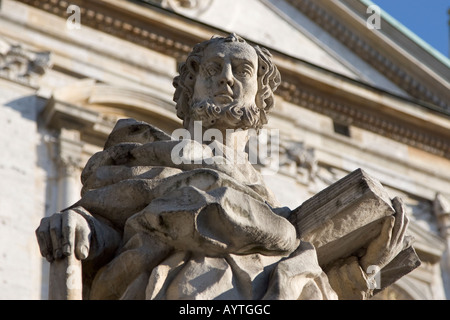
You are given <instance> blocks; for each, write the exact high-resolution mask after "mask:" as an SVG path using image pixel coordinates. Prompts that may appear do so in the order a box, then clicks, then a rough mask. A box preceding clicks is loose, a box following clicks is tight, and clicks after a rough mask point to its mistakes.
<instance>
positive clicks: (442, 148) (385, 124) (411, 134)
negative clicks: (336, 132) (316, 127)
mask: <svg viewBox="0 0 450 320" xmlns="http://www.w3.org/2000/svg"><path fill="white" fill-rule="evenodd" d="M277 93H278V94H279V95H280V96H281V97H283V99H285V100H286V101H289V102H291V103H293V104H296V105H299V106H302V107H304V108H307V109H310V110H312V111H315V112H318V113H320V114H324V115H326V116H328V117H330V118H331V119H333V120H335V121H337V122H340V123H343V124H347V125H353V126H356V127H359V128H362V129H365V130H368V131H371V132H375V133H378V134H380V135H382V136H385V137H389V138H391V139H393V140H396V141H399V142H402V143H404V144H406V145H410V146H412V147H415V148H419V149H422V150H425V151H427V152H430V153H433V154H436V155H438V156H441V157H446V158H450V140H449V139H448V136H446V137H444V136H442V137H441V136H437V135H436V134H434V133H433V132H430V131H427V130H425V129H422V128H418V127H415V126H412V125H411V124H408V123H406V122H402V121H401V120H399V119H398V118H397V119H396V118H392V117H390V116H387V115H385V114H383V113H381V112H375V111H371V110H370V108H364V107H361V106H358V105H351V104H348V103H345V102H340V101H338V100H336V99H330V98H328V97H327V96H326V95H323V94H321V93H319V92H318V91H314V90H312V89H308V88H306V87H305V86H301V85H295V84H293V83H292V82H289V81H282V83H281V85H280V86H279V88H278V90H277Z"/></svg>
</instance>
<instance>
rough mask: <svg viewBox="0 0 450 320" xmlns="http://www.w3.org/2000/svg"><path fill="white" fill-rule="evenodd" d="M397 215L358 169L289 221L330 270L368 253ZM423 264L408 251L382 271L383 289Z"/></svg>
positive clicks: (376, 183) (382, 191)
mask: <svg viewBox="0 0 450 320" xmlns="http://www.w3.org/2000/svg"><path fill="white" fill-rule="evenodd" d="M394 213H395V210H394V208H393V207H392V202H391V199H390V197H389V195H388V193H387V191H386V189H385V188H384V187H383V186H382V185H381V183H380V182H379V181H378V180H376V179H374V178H372V177H371V176H370V175H368V174H367V173H366V172H365V171H363V170H362V169H357V170H355V171H353V172H352V173H350V174H348V175H347V176H345V177H344V178H342V179H340V180H339V181H337V182H335V183H334V184H332V185H330V186H329V187H328V188H326V189H324V190H322V191H321V192H319V193H317V194H316V195H314V196H313V197H311V198H310V199H308V200H306V201H305V202H304V203H303V204H302V205H300V206H299V207H298V208H296V209H295V210H293V212H292V214H291V215H290V217H289V220H290V221H291V223H292V224H293V225H294V226H295V228H296V230H297V234H298V236H299V238H300V239H302V240H304V241H308V242H310V243H312V244H313V245H314V246H315V248H316V250H317V256H318V260H319V264H320V266H321V267H322V268H324V269H326V267H327V266H328V265H330V264H331V263H332V262H333V261H335V260H336V259H339V258H346V257H348V256H350V255H352V254H355V253H356V252H357V251H358V250H360V249H364V248H365V247H366V246H367V245H368V244H369V243H370V241H371V240H373V239H374V238H376V237H377V236H378V235H379V233H380V231H381V227H382V225H383V222H384V220H385V219H386V218H387V217H389V216H391V215H393V214H394ZM399 264H400V265H399ZM419 264H420V261H419V259H418V257H417V255H416V253H415V251H414V249H413V248H412V247H409V248H407V249H405V250H404V251H402V252H401V253H400V254H399V255H398V256H397V257H396V258H395V259H394V260H393V261H392V262H391V263H390V264H389V265H387V266H386V267H385V268H384V269H386V270H384V269H383V270H382V275H383V278H384V281H382V286H383V287H385V286H387V285H389V284H390V283H392V282H393V281H395V280H397V279H398V278H400V274H401V275H404V274H406V273H408V272H410V271H411V270H413V269H414V268H416V267H417V266H418V265H419Z"/></svg>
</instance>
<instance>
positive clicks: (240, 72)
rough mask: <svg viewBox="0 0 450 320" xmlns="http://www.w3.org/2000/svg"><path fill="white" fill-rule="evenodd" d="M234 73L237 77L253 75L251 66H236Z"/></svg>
mask: <svg viewBox="0 0 450 320" xmlns="http://www.w3.org/2000/svg"><path fill="white" fill-rule="evenodd" d="M234 73H235V75H236V76H238V77H250V76H251V75H252V74H253V69H252V67H251V66H249V65H247V64H243V65H240V66H238V67H237V68H236V70H235V72H234Z"/></svg>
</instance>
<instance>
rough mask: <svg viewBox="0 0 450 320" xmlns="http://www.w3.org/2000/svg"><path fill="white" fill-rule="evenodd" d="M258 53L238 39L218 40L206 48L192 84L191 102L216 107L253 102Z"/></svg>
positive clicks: (255, 88) (255, 91)
mask: <svg viewBox="0 0 450 320" xmlns="http://www.w3.org/2000/svg"><path fill="white" fill-rule="evenodd" d="M257 70H258V56H257V54H256V51H255V49H254V48H253V47H251V46H250V45H248V44H247V43H241V42H220V43H216V44H211V45H209V46H207V47H206V49H205V51H204V53H203V58H202V61H201V62H200V67H199V71H198V75H197V78H196V82H195V87H194V95H193V100H194V101H202V100H210V101H213V102H214V103H215V104H216V105H218V106H221V107H223V106H227V105H230V104H234V103H238V104H244V105H250V104H254V103H255V97H256V93H257V91H258V82H257Z"/></svg>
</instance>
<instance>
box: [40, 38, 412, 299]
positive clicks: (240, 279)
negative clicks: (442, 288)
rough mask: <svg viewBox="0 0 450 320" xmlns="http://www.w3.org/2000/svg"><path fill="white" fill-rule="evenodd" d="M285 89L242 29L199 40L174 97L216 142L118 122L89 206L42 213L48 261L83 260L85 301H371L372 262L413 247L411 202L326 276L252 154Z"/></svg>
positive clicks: (98, 160) (96, 168)
mask: <svg viewBox="0 0 450 320" xmlns="http://www.w3.org/2000/svg"><path fill="white" fill-rule="evenodd" d="M279 84H280V74H279V72H278V70H277V68H276V66H275V65H274V63H273V62H272V58H271V54H270V53H269V52H268V51H267V50H266V49H264V48H260V47H258V46H252V45H250V44H248V43H246V42H245V41H244V40H243V39H242V38H240V37H239V36H236V35H235V34H232V35H229V36H228V37H213V38H212V39H211V40H209V41H205V42H202V43H200V44H198V45H196V46H195V47H194V49H193V51H192V52H191V54H190V55H189V56H188V58H187V61H186V63H184V64H183V65H182V66H181V68H180V75H179V76H177V77H176V78H175V79H174V86H175V88H176V91H175V95H174V101H175V102H176V108H177V115H178V116H179V117H180V118H181V119H182V120H183V125H184V128H185V130H186V132H187V133H189V134H191V135H194V134H195V132H194V131H195V130H196V124H198V123H200V122H201V126H202V129H203V130H206V129H214V130H215V131H213V133H214V139H212V138H211V137H210V139H209V140H208V141H209V142H210V143H207V141H195V140H186V139H185V140H178V139H174V138H173V137H171V136H169V135H167V134H166V133H164V132H162V131H160V130H159V129H158V128H155V127H153V126H151V125H149V124H146V123H144V122H139V121H136V120H133V119H124V120H119V121H118V123H117V125H116V126H115V128H114V129H113V131H112V132H111V134H110V136H109V137H108V140H107V141H106V143H105V148H104V150H103V151H101V152H99V153H97V154H95V155H94V156H92V158H91V159H90V160H89V161H88V163H87V164H86V167H85V168H84V170H83V173H82V176H81V179H82V183H83V190H82V197H81V200H80V201H78V202H77V203H75V204H74V205H73V206H71V207H70V208H67V209H65V210H63V211H61V212H59V213H55V214H54V215H52V216H50V217H46V218H44V219H42V221H41V224H40V226H39V227H38V229H37V230H36V235H37V239H38V242H39V246H40V250H41V253H42V255H43V257H45V258H47V260H48V261H50V262H51V263H52V265H53V264H57V263H58V262H61V261H64V260H67V259H72V260H75V261H78V262H79V261H81V264H82V281H83V288H82V289H83V292H82V295H83V298H84V299H338V298H339V299H367V298H370V297H371V296H372V294H373V288H374V286H373V281H374V278H373V277H372V276H371V274H369V273H368V272H367V270H368V267H369V266H373V265H375V266H378V267H379V268H383V267H384V266H385V265H387V264H388V263H389V262H390V261H391V260H392V259H393V258H394V257H395V256H397V254H398V253H399V252H401V251H402V250H403V249H404V248H405V246H407V245H409V244H406V245H405V243H406V242H405V241H404V238H405V230H406V228H407V224H408V220H407V217H406V216H405V210H404V208H403V206H402V203H401V200H400V199H397V198H396V199H394V201H393V208H394V209H395V214H394V215H393V216H391V217H390V218H389V219H387V220H386V222H385V223H384V224H383V226H382V230H381V232H380V233H379V235H378V236H377V237H376V238H375V239H374V240H373V241H371V242H370V243H369V244H368V245H367V246H366V248H365V250H364V252H363V253H362V254H359V255H352V256H349V257H342V259H338V260H337V262H336V263H334V264H333V265H332V266H331V267H330V268H328V269H327V270H326V272H325V271H324V269H322V268H321V266H320V265H319V263H318V259H317V254H316V249H315V247H314V246H313V245H312V244H311V243H309V242H307V241H303V240H301V239H300V237H299V236H298V234H297V232H296V228H295V227H294V225H293V224H292V223H291V222H290V220H288V218H289V215H290V214H291V210H289V209H288V208H286V207H282V206H280V205H279V204H278V203H277V201H276V199H275V197H274V196H273V194H272V192H271V191H270V190H269V189H268V188H267V187H266V185H265V184H264V182H263V179H262V177H261V176H260V174H259V173H258V172H257V171H256V170H255V169H254V168H253V166H252V164H251V163H250V162H249V161H248V160H247V154H246V153H245V152H244V148H245V145H246V143H247V140H248V134H249V131H250V130H258V129H260V128H262V127H263V125H264V124H266V123H267V114H268V113H269V112H270V110H271V109H272V108H273V106H274V94H273V92H274V90H275V89H276V88H277V86H278V85H279ZM231 129H232V130H231ZM219 137H220V138H222V140H221V139H219ZM181 141H185V142H186V141H187V143H184V144H181ZM174 150H176V152H174ZM230 155H232V156H230ZM52 272H56V271H55V270H53V271H52ZM51 276H53V275H51ZM55 277H56V278H57V276H55ZM65 281H66V283H62V284H58V283H53V284H52V283H50V285H51V286H52V285H53V286H54V287H58V286H60V285H67V283H68V282H67V281H68V279H65Z"/></svg>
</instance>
